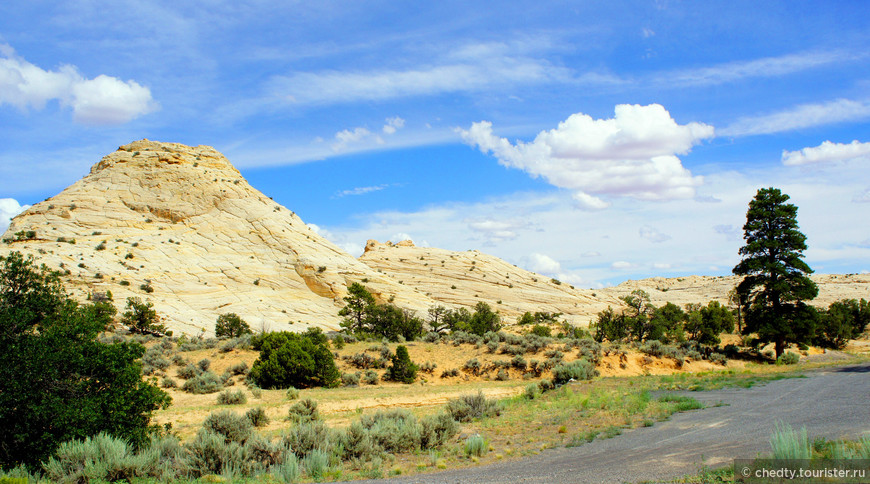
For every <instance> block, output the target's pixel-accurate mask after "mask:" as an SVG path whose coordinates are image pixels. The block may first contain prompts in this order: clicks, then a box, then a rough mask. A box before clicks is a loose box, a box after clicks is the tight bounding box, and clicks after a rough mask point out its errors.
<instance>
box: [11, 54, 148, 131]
mask: <svg viewBox="0 0 870 484" xmlns="http://www.w3.org/2000/svg"><path fill="white" fill-rule="evenodd" d="M0 47H2V48H0V55H2V57H0V104H10V105H12V106H15V107H17V108H18V109H20V110H22V111H26V110H27V109H37V110H39V109H43V108H44V107H45V105H46V104H47V103H48V102H49V101H53V100H57V101H58V102H60V104H61V105H62V106H68V107H70V108H72V111H73V119H74V120H75V121H76V122H78V123H82V124H90V125H116V124H123V123H126V122H128V121H132V120H133V119H136V118H138V117H139V116H142V115H145V114H148V113H150V112H153V111H155V110H156V109H157V108H158V105H157V103H156V102H155V101H154V99H153V98H152V97H151V91H150V90H149V89H148V88H147V87H144V86H142V85H140V84H139V83H137V82H136V81H132V80H131V81H126V82H125V81H122V80H121V79H118V78H116V77H111V76H107V75H104V74H101V75H99V76H97V77H95V78H94V79H87V78H85V77H84V76H82V75H81V74H80V73H79V72H78V69H77V68H76V67H75V66H71V65H62V66H61V67H60V68H58V70H56V71H46V70H44V69H42V68H40V67H38V66H35V65H33V64H31V63H30V62H27V61H26V60H24V59H23V58H21V57H18V56H16V55H15V51H14V50H13V49H12V48H11V47H9V46H8V45H5V44H0Z"/></svg>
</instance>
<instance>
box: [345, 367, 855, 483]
mask: <svg viewBox="0 0 870 484" xmlns="http://www.w3.org/2000/svg"><path fill="white" fill-rule="evenodd" d="M805 374H806V376H807V377H806V378H791V379H785V380H779V381H774V382H771V383H768V384H766V385H761V386H756V387H754V388H749V389H726V390H714V391H708V392H685V393H686V394H688V395H691V396H692V397H694V398H696V399H698V400H700V401H702V402H704V403H706V404H708V405H709V406H708V407H707V408H705V409H702V410H694V411H691V412H686V413H681V414H677V415H674V416H673V417H672V418H671V419H670V420H668V421H666V422H659V423H656V424H655V425H654V426H653V427H642V428H637V429H634V430H629V431H626V432H625V433H623V434H622V435H621V436H618V437H615V438H612V439H607V440H596V441H593V442H592V443H589V444H586V445H583V446H581V447H575V448H570V449H566V448H563V449H551V450H547V451H545V452H542V453H541V454H540V455H537V456H534V457H530V458H523V459H518V460H513V461H509V462H500V463H497V464H492V465H487V466H480V467H474V468H469V469H461V470H453V471H451V470H447V471H443V472H437V473H431V474H420V475H415V476H406V477H398V478H393V479H383V480H372V481H358V482H368V483H390V484H396V483H427V484H428V483H504V482H508V483H538V482H540V483H599V482H606V483H614V482H632V483H634V482H640V481H652V482H655V481H659V480H665V479H672V478H675V477H679V476H682V475H686V474H691V473H695V472H697V471H698V470H699V469H700V468H701V467H702V466H703V465H708V466H719V465H724V464H728V463H730V462H731V461H732V460H733V459H735V458H754V457H755V456H756V455H757V454H758V453H759V452H768V451H769V450H770V445H769V443H768V439H769V437H770V434H771V432H772V431H773V428H774V424H775V423H776V422H778V421H782V422H784V423H788V424H790V425H791V426H792V427H794V428H796V429H798V428H800V427H802V426H805V427H806V428H807V431H808V433H809V435H810V438H814V437H817V436H822V437H826V438H829V439H835V438H855V437H859V436H861V435H866V434H868V433H870V398H868V397H870V363H863V364H860V365H853V366H848V367H841V368H828V369H823V370H813V371H808V372H806V373H805ZM717 404H719V406H715V405H717Z"/></svg>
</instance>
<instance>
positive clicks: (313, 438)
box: [283, 420, 340, 457]
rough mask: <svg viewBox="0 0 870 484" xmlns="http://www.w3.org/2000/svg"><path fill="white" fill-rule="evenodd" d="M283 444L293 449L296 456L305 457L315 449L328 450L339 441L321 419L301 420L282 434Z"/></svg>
mask: <svg viewBox="0 0 870 484" xmlns="http://www.w3.org/2000/svg"><path fill="white" fill-rule="evenodd" d="M283 441H284V445H285V446H288V447H290V448H291V449H293V452H294V453H295V454H296V456H297V457H305V456H307V455H308V454H309V453H311V452H312V451H313V450H315V449H319V450H324V451H329V450H331V449H333V448H334V446H336V444H338V443H340V442H339V441H340V438H339V436H338V435H337V434H336V433H335V431H333V430H332V429H330V428H329V427H328V426H327V425H326V424H325V423H323V421H322V420H315V421H311V422H301V423H298V424H296V425H294V426H293V427H291V428H290V430H289V431H288V432H287V434H286V435H284V439H283Z"/></svg>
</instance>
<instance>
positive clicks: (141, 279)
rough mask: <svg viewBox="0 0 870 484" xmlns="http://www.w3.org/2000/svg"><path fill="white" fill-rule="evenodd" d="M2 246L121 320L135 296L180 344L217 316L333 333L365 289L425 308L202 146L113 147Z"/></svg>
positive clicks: (14, 228) (17, 226)
mask: <svg viewBox="0 0 870 484" xmlns="http://www.w3.org/2000/svg"><path fill="white" fill-rule="evenodd" d="M16 233H19V235H18V236H16V235H15V234H16ZM3 237H4V239H6V240H7V241H8V242H7V243H6V244H4V246H3V247H2V251H4V252H8V251H10V250H18V251H21V252H24V253H30V254H33V255H34V256H35V257H37V258H38V260H39V261H40V262H42V263H45V264H47V265H48V266H49V267H50V268H52V269H59V270H61V271H62V272H63V273H64V279H65V280H66V283H67V284H66V285H67V288H68V289H69V290H71V292H72V293H73V295H74V296H77V297H79V298H82V299H83V298H85V297H86V295H87V294H88V293H89V292H94V291H99V292H106V291H111V292H112V294H113V296H114V298H115V302H116V305H117V306H118V308H119V309H121V308H122V306H123V304H124V302H125V299H126V298H127V297H128V296H139V297H143V298H145V299H148V300H150V301H152V302H154V305H155V307H156V309H157V310H158V312H159V313H160V314H161V315H163V316H164V317H165V318H166V323H167V325H168V326H169V327H170V329H173V330H175V331H180V332H184V333H188V334H199V333H200V332H202V331H205V332H206V333H211V332H212V331H213V328H214V323H215V320H216V318H217V316H218V315H220V314H222V313H227V312H234V313H237V314H239V315H240V316H242V317H243V318H244V319H245V320H246V321H247V322H248V323H249V324H250V325H251V326H252V327H254V328H260V327H268V328H271V329H273V330H280V329H293V330H304V329H305V328H306V327H308V326H311V325H313V326H319V327H323V328H332V329H335V328H337V327H338V322H339V316H338V310H339V308H340V307H341V306H342V300H341V298H342V297H343V296H345V295H346V294H347V286H348V285H349V284H350V283H352V282H357V281H363V280H365V281H366V285H367V286H368V287H369V288H370V289H371V290H372V291H373V292H375V293H377V294H379V295H381V297H382V298H384V299H388V298H393V299H394V301H395V302H396V304H399V305H401V306H403V307H408V308H413V309H420V310H425V309H426V308H428V307H429V306H430V305H432V304H434V302H433V301H431V300H430V299H428V298H427V297H426V296H424V295H422V294H420V293H418V292H417V291H415V290H414V289H413V288H411V287H409V286H403V285H401V284H398V283H397V282H395V281H394V280H393V279H391V278H390V277H388V276H386V275H383V274H379V273H378V272H376V271H375V270H373V269H371V268H370V267H368V266H366V265H365V264H362V263H361V262H359V261H357V260H356V259H354V258H353V257H352V256H350V255H349V254H347V253H345V252H344V251H342V250H341V249H339V248H338V247H336V246H335V245H333V244H332V243H330V242H329V241H327V240H326V239H324V238H323V237H320V236H319V235H317V234H316V233H315V232H314V231H313V230H311V229H310V228H309V227H308V226H306V225H305V223H304V222H303V221H302V220H301V219H300V218H299V217H298V216H296V215H295V214H294V213H293V212H292V211H290V210H288V209H286V208H284V207H282V206H281V205H279V204H277V203H275V202H273V201H272V200H271V199H269V198H268V197H267V196H265V195H264V194H262V193H261V192H259V191H257V190H256V189H254V188H253V187H251V186H250V185H249V184H248V183H247V181H245V179H244V178H243V177H242V176H241V174H240V173H239V171H238V170H236V169H235V168H234V167H233V166H232V165H231V164H230V162H229V161H228V160H227V159H226V158H225V157H224V156H223V155H222V154H220V153H219V152H218V151H216V150H215V149H214V148H211V147H208V146H197V147H190V146H185V145H181V144H176V143H160V142H154V141H148V140H142V141H136V142H133V143H130V144H128V145H125V146H122V147H120V148H119V149H118V150H117V151H115V152H114V153H111V154H109V155H108V156H106V157H104V158H103V159H102V160H100V161H99V162H98V163H97V164H96V165H94V166H93V167H92V168H91V172H90V174H89V175H87V176H86V177H85V178H83V179H81V180H79V181H78V182H76V183H75V184H73V185H72V186H70V187H68V188H67V189H65V190H64V191H63V192H61V193H60V194H58V195H57V196H54V197H52V198H50V199H48V200H45V201H44V202H41V203H38V204H36V205H34V206H33V207H31V208H30V209H28V210H27V211H25V212H24V213H22V214H20V215H19V216H17V217H15V219H14V220H13V221H12V224H11V226H10V227H9V229H8V231H7V232H6V234H5V235H4V236H3ZM16 238H18V239H21V240H15V239H16ZM148 288H151V289H153V292H146V291H147V290H149V289H148Z"/></svg>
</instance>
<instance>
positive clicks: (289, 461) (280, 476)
mask: <svg viewBox="0 0 870 484" xmlns="http://www.w3.org/2000/svg"><path fill="white" fill-rule="evenodd" d="M272 475H273V476H274V477H275V478H276V479H277V480H279V481H281V482H287V483H292V482H296V480H297V479H299V459H297V458H296V456H295V455H294V454H289V455H288V456H287V457H285V458H284V461H283V462H281V463H280V464H277V465H275V466H273V467H272Z"/></svg>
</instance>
